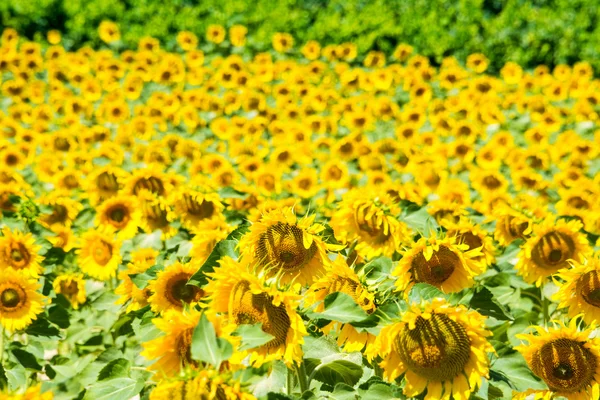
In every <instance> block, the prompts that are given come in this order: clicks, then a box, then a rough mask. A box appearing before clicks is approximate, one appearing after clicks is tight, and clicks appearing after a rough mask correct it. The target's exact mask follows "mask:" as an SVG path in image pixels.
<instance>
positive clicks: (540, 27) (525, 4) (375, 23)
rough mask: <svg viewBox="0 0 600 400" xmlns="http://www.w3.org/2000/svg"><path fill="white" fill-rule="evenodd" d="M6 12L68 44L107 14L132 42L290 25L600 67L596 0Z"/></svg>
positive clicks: (497, 62)
mask: <svg viewBox="0 0 600 400" xmlns="http://www.w3.org/2000/svg"><path fill="white" fill-rule="evenodd" d="M0 13H1V14H0V24H1V25H0V27H13V28H15V29H17V31H19V32H21V33H22V34H24V35H25V36H28V37H30V38H33V37H35V36H36V35H37V36H38V38H39V39H42V38H43V37H44V36H43V35H44V34H45V32H47V31H48V30H50V29H58V30H60V31H61V32H62V33H63V35H64V37H65V38H66V39H67V40H66V44H67V46H68V47H78V46H80V45H82V44H88V43H89V44H98V43H99V38H98V34H97V30H96V27H97V26H98V24H99V23H100V22H101V21H102V20H104V19H111V20H114V21H116V22H117V23H118V24H119V26H120V27H121V30H122V31H123V41H124V43H125V45H126V46H127V47H135V46H136V43H137V41H138V40H139V39H140V37H142V36H146V35H150V36H154V37H156V38H158V39H160V40H161V42H162V43H163V45H165V46H166V47H167V48H170V47H172V46H174V43H175V39H174V38H175V35H176V33H177V32H178V31H181V30H190V31H192V32H194V33H196V34H197V35H199V36H200V37H203V36H204V33H205V32H206V28H207V26H208V25H210V24H215V23H216V24H222V25H224V26H226V27H229V26H231V25H233V24H243V25H246V26H247V27H248V30H249V32H252V35H251V36H250V39H251V40H250V43H249V45H250V46H253V47H255V48H256V49H258V50H261V49H264V48H265V47H268V46H269V45H270V38H271V36H272V35H273V33H275V32H290V33H292V34H293V35H294V36H295V38H296V40H298V41H300V42H301V43H303V42H305V41H307V40H310V39H316V40H318V41H319V42H321V43H322V44H327V43H336V44H338V43H342V42H346V41H352V42H354V43H356V44H357V45H358V47H359V51H360V52H361V53H364V52H366V51H368V50H370V49H379V50H384V51H391V50H392V49H393V48H394V47H395V45H396V44H397V43H400V42H405V43H408V44H411V45H413V46H414V47H415V50H416V52H417V53H419V54H423V55H426V56H429V57H431V58H432V59H433V60H435V61H436V62H440V61H441V59H442V58H443V57H445V56H449V55H454V56H456V57H457V58H459V59H461V60H464V59H465V58H466V56H467V55H468V54H471V53H475V52H483V53H484V54H486V55H487V56H488V57H489V58H490V59H491V69H492V71H497V70H499V69H500V68H501V67H502V65H503V64H504V63H505V62H506V61H515V62H517V63H519V64H520V65H522V66H524V67H535V66H537V65H539V64H545V65H548V66H550V67H552V66H554V65H556V64H560V63H567V64H573V63H574V62H576V61H578V60H589V61H590V62H592V64H593V66H594V67H595V69H596V70H599V69H600V57H598V53H599V49H600V24H598V23H597V22H598V21H599V19H600V18H599V16H600V3H598V2H597V1H596V0H534V1H525V0H434V1H430V0H373V1H366V0H305V1H297V0H281V1H280V0H257V1H252V2H247V1H222V0H203V1H201V2H195V1H190V0H4V1H2V2H0Z"/></svg>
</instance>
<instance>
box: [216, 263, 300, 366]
mask: <svg viewBox="0 0 600 400" xmlns="http://www.w3.org/2000/svg"><path fill="white" fill-rule="evenodd" d="M219 264H220V267H219V268H217V269H215V271H214V273H212V274H211V280H210V281H209V283H208V284H207V285H206V287H205V290H206V293H207V294H208V295H209V296H210V299H211V308H212V309H214V310H215V311H216V312H226V313H227V315H228V318H229V320H230V321H231V322H232V323H234V324H235V325H242V324H258V323H260V324H262V330H263V331H264V332H266V333H268V334H270V335H272V336H273V339H271V340H270V341H268V342H267V343H265V344H263V345H262V346H259V347H256V348H254V349H251V350H249V353H250V356H251V357H250V362H251V363H252V364H253V365H255V366H259V365H261V364H263V363H264V362H266V361H270V360H275V359H278V360H283V361H284V362H285V363H286V364H288V365H291V364H292V363H298V362H300V360H301V359H302V349H301V347H300V345H301V344H302V343H304V339H303V336H305V335H306V334H307V332H306V328H305V327H304V323H303V322H302V319H301V317H300V316H299V315H298V314H297V312H296V307H297V304H298V299H299V296H298V295H295V294H293V293H292V292H291V291H280V290H278V289H276V288H275V287H269V286H266V285H265V284H264V283H263V282H262V281H261V280H260V279H259V278H258V277H257V276H255V275H253V274H251V273H250V272H248V265H247V264H240V263H238V262H236V261H234V260H233V259H231V258H229V257H225V258H223V259H221V260H220V261H219Z"/></svg>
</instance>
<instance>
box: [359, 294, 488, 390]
mask: <svg viewBox="0 0 600 400" xmlns="http://www.w3.org/2000/svg"><path fill="white" fill-rule="evenodd" d="M489 336H491V332H489V331H488V330H487V329H486V328H485V317H483V316H482V315H480V314H479V313H477V312H476V311H473V310H468V309H467V308H466V307H464V306H462V305H461V306H458V307H453V306H451V305H450V304H448V303H447V302H446V301H445V300H443V299H434V300H433V301H431V303H427V304H426V305H425V306H423V307H422V306H420V305H413V306H412V307H411V309H410V310H409V311H407V312H406V313H405V314H403V316H402V319H401V320H400V322H397V323H395V324H393V325H389V326H386V327H385V328H383V329H382V330H381V332H380V334H379V335H378V336H377V339H376V340H375V343H374V344H373V346H372V347H371V348H370V349H369V352H368V357H369V358H370V359H373V358H375V357H376V356H379V357H381V358H382V361H381V362H380V364H379V365H381V367H382V368H383V371H384V372H383V375H384V378H386V379H388V380H390V381H393V380H394V379H396V378H397V377H398V376H400V375H401V374H404V379H405V380H406V382H405V385H404V390H403V392H404V394H405V395H406V396H408V397H414V396H418V395H419V394H421V393H423V392H425V390H427V393H426V394H425V397H424V399H425V400H438V399H450V398H453V399H454V400H467V399H469V397H470V395H471V393H472V392H473V391H475V390H476V389H477V386H478V385H479V384H480V382H481V378H482V377H486V378H487V377H488V374H489V359H488V356H487V353H490V352H493V351H494V348H493V347H492V345H490V344H489V342H488V341H487V339H486V338H487V337H489Z"/></svg>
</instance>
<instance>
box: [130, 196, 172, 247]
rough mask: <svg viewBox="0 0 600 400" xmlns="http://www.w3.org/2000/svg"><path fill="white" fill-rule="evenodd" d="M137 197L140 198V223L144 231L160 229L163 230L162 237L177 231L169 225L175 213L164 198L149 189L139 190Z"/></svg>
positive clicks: (169, 235)
mask: <svg viewBox="0 0 600 400" xmlns="http://www.w3.org/2000/svg"><path fill="white" fill-rule="evenodd" d="M137 197H138V199H139V200H140V205H141V210H142V220H141V224H140V225H141V227H142V229H143V230H144V231H145V232H154V231H155V230H157V229H160V230H161V231H162V232H163V239H165V238H169V237H171V236H173V235H175V234H176V233H177V229H175V228H174V227H173V226H171V221H173V220H174V219H175V215H174V213H173V211H171V207H170V205H169V204H168V203H167V201H166V199H164V198H162V197H159V196H157V195H155V194H153V193H152V192H150V191H141V192H140V193H139V195H138V196H137Z"/></svg>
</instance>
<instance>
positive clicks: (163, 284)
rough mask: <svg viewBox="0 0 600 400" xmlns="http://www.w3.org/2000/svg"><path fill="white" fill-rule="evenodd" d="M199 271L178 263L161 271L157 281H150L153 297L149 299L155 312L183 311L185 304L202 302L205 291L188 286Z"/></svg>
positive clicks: (192, 266)
mask: <svg viewBox="0 0 600 400" xmlns="http://www.w3.org/2000/svg"><path fill="white" fill-rule="evenodd" d="M197 270H198V266H197V265H196V264H195V263H194V264H181V263H179V262H176V263H175V264H172V265H169V266H168V267H166V268H165V269H164V270H162V271H159V272H158V274H157V275H156V279H154V280H152V281H150V283H149V284H148V288H149V290H150V292H151V293H152V295H151V296H150V298H149V299H148V301H149V303H150V307H151V308H152V311H154V312H165V311H167V310H170V309H175V310H178V311H182V310H183V303H186V304H195V303H197V302H199V301H200V300H202V298H203V297H204V291H203V290H202V289H200V288H199V287H197V286H193V285H188V284H187V282H188V281H189V280H190V278H191V277H192V275H194V273H195V272H196V271H197Z"/></svg>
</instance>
